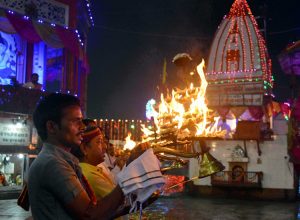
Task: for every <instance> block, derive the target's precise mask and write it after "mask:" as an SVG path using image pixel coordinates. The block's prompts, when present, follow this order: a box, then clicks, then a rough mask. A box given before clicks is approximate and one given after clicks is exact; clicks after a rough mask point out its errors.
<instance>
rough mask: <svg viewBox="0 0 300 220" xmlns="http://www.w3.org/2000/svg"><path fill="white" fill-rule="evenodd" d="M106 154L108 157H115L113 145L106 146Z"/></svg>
mask: <svg viewBox="0 0 300 220" xmlns="http://www.w3.org/2000/svg"><path fill="white" fill-rule="evenodd" d="M106 152H107V153H108V154H109V155H110V156H115V147H114V145H113V144H111V143H109V144H108V145H107V149H106Z"/></svg>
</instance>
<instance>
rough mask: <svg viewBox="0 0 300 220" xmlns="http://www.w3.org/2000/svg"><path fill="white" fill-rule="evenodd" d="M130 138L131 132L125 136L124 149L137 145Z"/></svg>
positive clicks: (130, 148)
mask: <svg viewBox="0 0 300 220" xmlns="http://www.w3.org/2000/svg"><path fill="white" fill-rule="evenodd" d="M130 138H131V134H130V133H128V135H127V137H126V138H125V145H124V150H132V149H133V148H134V147H135V145H136V143H135V142H134V141H133V140H131V139H130Z"/></svg>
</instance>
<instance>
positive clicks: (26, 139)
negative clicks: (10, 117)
mask: <svg viewBox="0 0 300 220" xmlns="http://www.w3.org/2000/svg"><path fill="white" fill-rule="evenodd" d="M29 144H30V126H28V125H24V124H14V123H12V122H11V123H10V122H7V123H0V145H15V146H16V145H19V146H20V145H21V146H26V145H29Z"/></svg>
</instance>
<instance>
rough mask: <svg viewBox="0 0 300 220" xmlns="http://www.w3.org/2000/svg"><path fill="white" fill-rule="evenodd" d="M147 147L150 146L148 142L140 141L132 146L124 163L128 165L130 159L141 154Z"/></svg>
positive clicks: (132, 159)
mask: <svg viewBox="0 0 300 220" xmlns="http://www.w3.org/2000/svg"><path fill="white" fill-rule="evenodd" d="M148 148H150V144H149V143H148V142H144V143H140V144H138V145H137V146H135V148H133V149H132V150H131V152H130V156H129V158H128V160H127V162H126V165H127V166H128V165H129V164H130V163H131V162H132V161H134V160H135V159H136V158H138V157H139V156H141V155H142V154H143V153H144V152H145V151H146V150H147V149H148Z"/></svg>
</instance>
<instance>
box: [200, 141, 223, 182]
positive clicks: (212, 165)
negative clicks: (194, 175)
mask: <svg viewBox="0 0 300 220" xmlns="http://www.w3.org/2000/svg"><path fill="white" fill-rule="evenodd" d="M199 143H200V147H201V162H200V170H199V176H198V178H204V177H207V176H210V175H213V174H214V173H217V172H220V171H222V170H224V169H225V167H224V165H223V164H222V163H220V162H219V161H218V160H217V159H216V158H214V157H213V156H212V155H211V154H210V153H209V148H208V147H207V146H206V143H205V141H204V140H200V141H199Z"/></svg>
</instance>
